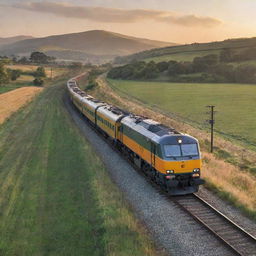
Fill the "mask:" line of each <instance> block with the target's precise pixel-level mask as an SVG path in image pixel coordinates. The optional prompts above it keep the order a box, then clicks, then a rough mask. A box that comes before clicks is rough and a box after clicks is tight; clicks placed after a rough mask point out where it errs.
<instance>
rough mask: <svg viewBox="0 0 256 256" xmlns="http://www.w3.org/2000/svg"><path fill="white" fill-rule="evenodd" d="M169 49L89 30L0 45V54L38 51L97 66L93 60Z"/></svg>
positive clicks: (115, 34)
mask: <svg viewBox="0 0 256 256" xmlns="http://www.w3.org/2000/svg"><path fill="white" fill-rule="evenodd" d="M171 45H176V44H174V43H168V42H161V41H154V40H149V39H142V38H136V37H131V36H126V35H122V34H117V33H113V32H108V31H104V30H92V31H86V32H81V33H72V34H64V35H55V36H48V37H43V38H33V39H26V40H22V41H18V42H14V43H12V44H8V45H2V46H0V54H5V55H11V54H15V55H21V56H24V55H29V54H30V53H31V52H33V51H42V52H45V53H46V54H49V55H51V56H55V57H57V58H58V59H67V60H81V61H83V60H84V61H85V60H88V61H93V62H97V61H96V60H97V59H103V60H105V61H106V60H110V59H113V58H114V57H116V56H123V55H128V54H133V53H136V52H140V51H144V50H149V49H153V48H159V47H165V46H171Z"/></svg>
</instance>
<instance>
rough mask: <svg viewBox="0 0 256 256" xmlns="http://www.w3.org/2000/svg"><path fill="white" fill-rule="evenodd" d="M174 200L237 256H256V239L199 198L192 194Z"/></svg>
mask: <svg viewBox="0 0 256 256" xmlns="http://www.w3.org/2000/svg"><path fill="white" fill-rule="evenodd" d="M173 200H174V201H175V202H176V203H177V204H178V205H179V206H180V207H181V208H182V209H183V210H185V211H186V212H187V213H189V214H190V215H191V216H192V217H193V218H194V219H195V220H196V221H197V222H199V223H200V224H202V225H203V226H204V227H206V228H207V229H208V230H209V231H210V232H211V233H213V234H214V235H215V236H216V237H217V238H218V239H219V240H220V241H221V242H222V243H224V244H225V245H226V246H228V247H229V248H230V250H231V251H233V253H234V254H235V255H241V256H252V255H253V256H255V255H256V238H255V237H253V236H252V235H250V234H249V233H247V232H246V231H245V230H244V229H243V228H241V227H239V226H238V225H237V224H235V223H234V222H233V221H231V220H230V219H229V218H227V217H226V216H225V215H223V214H222V213H221V212H219V211H218V210H217V209H215V208H214V207H212V206H211V205H210V204H208V203H207V202H206V201H204V200H203V199H202V198H200V197H199V196H197V195H195V194H192V195H189V196H182V197H181V196H179V197H174V198H173Z"/></svg>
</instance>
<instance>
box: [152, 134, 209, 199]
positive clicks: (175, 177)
mask: <svg viewBox="0 0 256 256" xmlns="http://www.w3.org/2000/svg"><path fill="white" fill-rule="evenodd" d="M154 144H155V146H156V152H155V155H156V157H155V159H154V161H153V162H154V168H155V169H156V170H157V171H158V172H159V173H161V175H160V176H162V178H164V180H165V181H164V183H165V184H166V187H167V190H168V192H169V193H170V194H172V195H176V194H177V195H178V194H187V193H194V192H197V191H198V187H199V185H201V184H203V183H204V181H203V180H202V179H201V178H200V171H201V164H202V162H201V155H200V149H199V143H198V141H197V140H196V139H195V138H193V137H191V136H189V135H184V134H174V135H165V136H161V137H159V138H156V139H155V142H154Z"/></svg>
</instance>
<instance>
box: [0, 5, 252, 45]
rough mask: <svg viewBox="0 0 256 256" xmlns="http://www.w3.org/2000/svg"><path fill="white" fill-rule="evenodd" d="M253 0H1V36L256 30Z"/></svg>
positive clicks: (202, 38) (164, 37)
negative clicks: (95, 32)
mask: <svg viewBox="0 0 256 256" xmlns="http://www.w3.org/2000/svg"><path fill="white" fill-rule="evenodd" d="M255 13H256V0H65V1H60V0H47V1H44V0H0V37H10V36H16V35H31V36H35V37H44V36H49V35H56V34H66V33H73V32H82V31H87V30H95V29H97V30H99V29H100V30H107V31H112V32H116V33H121V34H126V35H131V36H136V37H142V38H149V39H154V40H161V41H167V42H175V43H193V42H209V41H219V40H224V39H228V38H238V37H254V36H256V19H255Z"/></svg>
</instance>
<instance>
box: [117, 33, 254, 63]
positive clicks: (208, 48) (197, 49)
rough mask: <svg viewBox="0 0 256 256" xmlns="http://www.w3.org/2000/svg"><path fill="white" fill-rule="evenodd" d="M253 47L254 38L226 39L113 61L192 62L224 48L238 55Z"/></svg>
mask: <svg viewBox="0 0 256 256" xmlns="http://www.w3.org/2000/svg"><path fill="white" fill-rule="evenodd" d="M254 47H256V37H253V38H238V39H227V40H224V41H219V42H209V43H193V44H186V45H176V46H170V47H162V48H156V49H152V50H146V51H142V52H139V53H135V54H131V55H127V56H123V57H118V58H116V59H115V62H116V63H119V64H121V63H128V62H131V61H133V60H146V61H150V60H153V61H155V62H159V61H169V60H176V61H192V60H193V58H194V57H196V56H204V55H207V54H219V52H220V51H221V50H222V49H225V48H230V49H234V50H236V52H238V53H239V51H241V50H243V49H246V48H254Z"/></svg>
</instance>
